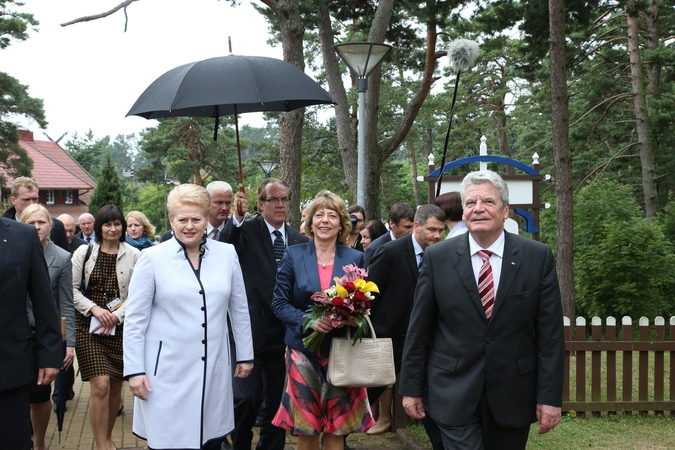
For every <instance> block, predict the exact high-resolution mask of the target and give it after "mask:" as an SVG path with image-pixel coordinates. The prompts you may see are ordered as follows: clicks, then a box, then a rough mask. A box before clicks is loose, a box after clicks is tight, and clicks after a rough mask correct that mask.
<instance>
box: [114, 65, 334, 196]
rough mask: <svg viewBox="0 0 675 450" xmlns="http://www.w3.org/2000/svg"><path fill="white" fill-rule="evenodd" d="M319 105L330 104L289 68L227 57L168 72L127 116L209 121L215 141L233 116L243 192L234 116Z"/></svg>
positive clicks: (306, 79)
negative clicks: (222, 119)
mask: <svg viewBox="0 0 675 450" xmlns="http://www.w3.org/2000/svg"><path fill="white" fill-rule="evenodd" d="M320 104H335V102H334V101H333V99H332V98H331V97H330V96H329V95H328V93H327V92H326V91H325V90H324V89H323V88H322V87H321V86H319V85H318V84H317V83H316V81H314V80H312V79H311V78H310V77H308V76H307V75H306V74H305V73H304V72H303V71H302V70H300V69H298V68H297V67H295V66H294V65H292V64H289V63H287V62H285V61H282V60H279V59H274V58H267V57H263V56H238V55H228V56H219V57H216V58H210V59H205V60H203V61H198V62H194V63H190V64H185V65H183V66H180V67H176V68H175V69H171V70H169V71H168V72H166V73H165V74H164V75H162V76H160V77H159V78H157V79H156V80H155V81H154V82H153V83H152V84H151V85H150V86H149V87H148V88H147V89H146V90H145V92H143V93H142V94H141V96H140V97H139V98H138V100H136V103H135V104H134V106H132V107H131V109H130V110H129V112H128V113H127V116H130V115H135V116H141V117H145V118H146V119H158V118H161V117H177V116H197V117H213V118H214V119H215V120H216V127H215V131H214V134H213V138H214V140H215V139H216V137H217V132H218V120H219V118H220V116H224V115H230V114H234V116H235V128H236V136H237V156H238V158H239V183H240V187H242V186H243V183H244V180H243V174H242V168H241V149H240V145H239V123H238V121H237V119H236V117H237V114H239V113H247V112H261V111H292V110H294V109H298V108H304V107H305V106H311V105H320Z"/></svg>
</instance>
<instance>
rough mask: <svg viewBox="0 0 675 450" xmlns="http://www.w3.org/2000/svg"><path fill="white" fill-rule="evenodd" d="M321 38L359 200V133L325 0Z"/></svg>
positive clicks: (346, 164) (346, 166)
mask: <svg viewBox="0 0 675 450" xmlns="http://www.w3.org/2000/svg"><path fill="white" fill-rule="evenodd" d="M319 14H320V17H321V20H320V21H319V38H320V40H321V53H322V55H323V61H324V68H325V70H326V80H327V81H328V93H329V94H330V96H331V97H332V98H333V100H335V102H336V103H337V105H335V106H334V108H335V124H336V127H337V139H338V150H339V151H340V155H341V156H342V168H343V171H344V174H345V184H346V185H347V187H349V189H351V190H353V191H354V198H353V200H354V201H355V200H356V179H357V167H358V153H357V148H356V134H355V132H354V129H353V128H354V127H353V126H352V125H351V123H352V117H351V114H350V112H349V103H348V102H347V92H346V91H345V86H344V83H343V82H342V73H341V72H340V65H339V64H338V56H337V54H336V53H335V50H334V49H333V44H334V43H335V35H334V33H333V28H332V27H331V21H330V15H329V12H328V6H327V4H326V2H319Z"/></svg>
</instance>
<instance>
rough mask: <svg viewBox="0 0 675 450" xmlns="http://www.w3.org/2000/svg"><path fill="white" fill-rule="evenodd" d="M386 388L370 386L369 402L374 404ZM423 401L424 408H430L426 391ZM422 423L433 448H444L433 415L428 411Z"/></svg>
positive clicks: (436, 449) (441, 449) (435, 449)
mask: <svg viewBox="0 0 675 450" xmlns="http://www.w3.org/2000/svg"><path fill="white" fill-rule="evenodd" d="M397 378H398V377H397ZM394 388H396V386H394ZM385 389H387V386H381V387H374V388H368V403H370V405H371V406H372V405H374V404H375V402H377V401H378V400H379V399H380V396H381V395H382V393H383V392H384V390H385ZM422 403H423V404H424V409H425V410H428V408H427V404H428V403H429V399H428V395H427V393H426V391H425V392H424V396H423V397H422ZM422 425H423V426H424V430H425V431H426V432H427V436H429V441H430V442H431V447H432V448H433V450H443V439H442V437H441V430H440V429H439V428H438V425H437V424H436V422H435V421H434V420H433V419H432V418H431V417H429V414H428V413H427V415H426V416H425V417H424V419H422Z"/></svg>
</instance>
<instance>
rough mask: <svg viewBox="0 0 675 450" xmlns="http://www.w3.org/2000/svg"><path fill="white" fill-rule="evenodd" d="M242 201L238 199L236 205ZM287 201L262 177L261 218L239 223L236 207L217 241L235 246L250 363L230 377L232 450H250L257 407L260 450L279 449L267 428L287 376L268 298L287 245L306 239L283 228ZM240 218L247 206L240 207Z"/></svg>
mask: <svg viewBox="0 0 675 450" xmlns="http://www.w3.org/2000/svg"><path fill="white" fill-rule="evenodd" d="M240 201H242V199H240V198H237V199H236V200H235V202H240ZM289 201H290V192H289V190H288V186H286V183H284V182H283V181H281V180H279V179H276V178H267V179H265V180H264V181H263V182H262V184H261V185H260V186H259V187H258V211H259V212H260V216H258V217H256V218H254V219H250V220H244V217H243V216H242V215H240V214H239V213H238V212H237V210H236V208H235V213H234V215H233V216H232V219H233V220H232V225H233V227H232V230H231V232H230V233H229V236H228V233H226V234H225V236H224V237H221V241H223V242H229V243H231V244H234V246H235V248H236V249H237V254H238V255H239V263H240V265H241V270H242V273H243V275H244V283H245V285H246V296H247V298H248V306H249V314H250V316H251V332H252V334H253V349H254V352H255V359H254V365H253V372H251V374H250V375H249V376H248V377H247V378H235V379H234V380H233V389H234V431H233V432H232V434H231V437H232V448H234V449H235V450H244V449H245V450H250V449H251V442H252V440H253V431H252V429H253V426H254V424H255V421H256V415H257V408H258V406H260V405H261V404H262V408H261V423H260V438H259V440H258V444H257V446H256V448H257V449H260V450H263V449H264V450H283V448H284V447H285V438H286V432H285V431H284V430H283V429H281V428H277V427H275V426H274V425H272V419H273V418H274V415H275V414H276V412H277V409H278V408H279V404H280V403H281V396H282V393H283V389H284V378H285V374H286V369H285V361H284V349H285V347H284V333H285V328H284V325H283V324H282V323H281V321H280V320H279V319H277V318H276V316H275V315H274V314H273V313H272V293H273V291H274V284H275V282H276V276H277V267H278V266H279V263H280V262H281V258H282V257H283V252H284V249H285V248H286V247H287V246H289V245H295V244H300V243H303V242H308V239H307V237H305V236H303V235H302V234H300V232H299V231H297V230H296V229H295V228H293V227H291V226H289V225H288V224H287V223H286V218H287V216H288V208H289V205H288V204H289ZM242 207H243V208H242V209H243V211H244V213H245V212H246V210H247V209H248V204H245V203H243V204H242Z"/></svg>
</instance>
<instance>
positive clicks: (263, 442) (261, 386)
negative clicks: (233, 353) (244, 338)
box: [230, 342, 286, 450]
mask: <svg viewBox="0 0 675 450" xmlns="http://www.w3.org/2000/svg"><path fill="white" fill-rule="evenodd" d="M280 344H281V345H275V346H274V347H270V348H266V349H264V350H261V351H257V352H255V360H254V366H253V371H252V372H251V374H250V375H249V376H248V377H246V378H235V379H234V380H233V382H232V388H233V394H234V431H233V432H232V433H231V434H230V437H231V438H232V447H233V448H234V450H251V443H252V441H253V426H254V425H255V419H256V416H257V414H258V407H260V406H261V404H262V407H261V418H262V420H261V423H260V439H259V440H258V444H257V446H256V448H257V449H258V450H283V449H284V446H285V442H286V430H284V429H282V428H277V427H275V426H274V425H272V419H273V418H274V415H275V414H276V413H277V410H278V409H279V405H280V404H281V396H282V394H283V392H284V380H285V378H286V360H285V351H286V347H285V346H283V342H280Z"/></svg>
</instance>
